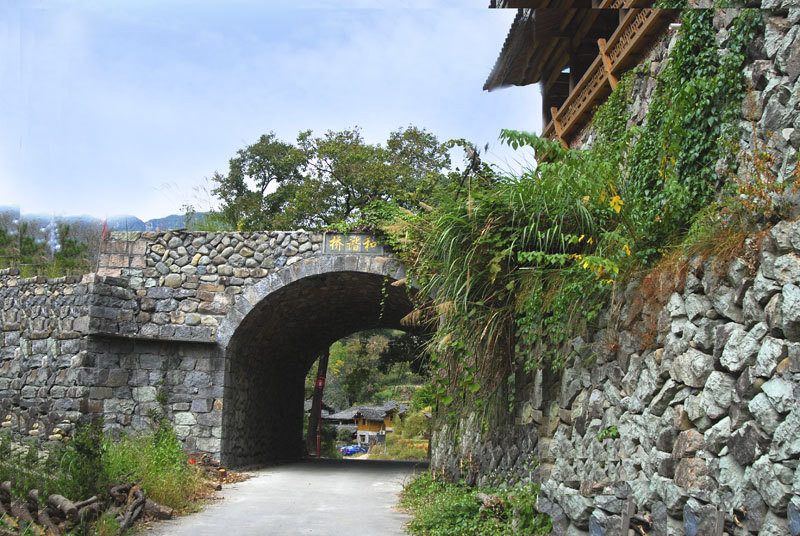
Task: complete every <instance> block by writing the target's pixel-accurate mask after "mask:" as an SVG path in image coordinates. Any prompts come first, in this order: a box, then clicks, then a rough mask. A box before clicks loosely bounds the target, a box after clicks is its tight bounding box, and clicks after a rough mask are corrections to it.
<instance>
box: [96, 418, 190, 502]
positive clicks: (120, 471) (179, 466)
mask: <svg viewBox="0 0 800 536" xmlns="http://www.w3.org/2000/svg"><path fill="white" fill-rule="evenodd" d="M103 467H104V470H105V473H106V477H107V478H108V480H109V481H110V482H125V481H135V482H137V483H138V484H139V485H140V486H141V487H142V489H143V490H144V492H145V494H146V495H147V496H148V497H149V498H150V499H152V500H154V501H156V502H158V503H161V504H163V505H166V506H169V507H170V508H174V509H176V510H185V509H186V508H187V507H188V506H189V505H190V503H191V502H192V499H193V498H194V497H195V496H196V495H197V493H198V492H199V491H200V490H201V489H202V484H203V478H202V475H201V473H200V471H199V470H198V469H197V468H196V467H195V466H194V465H192V464H190V463H189V459H188V456H187V455H186V453H185V452H184V451H183V447H182V446H181V443H180V440H179V439H178V438H177V436H175V433H174V432H173V430H172V428H171V427H170V426H169V425H167V424H166V423H160V424H158V425H157V426H156V427H155V428H154V430H152V431H150V432H147V433H144V434H138V435H130V436H126V437H124V438H122V439H121V440H119V441H114V440H112V439H111V438H110V437H107V438H106V440H105V452H104V454H103Z"/></svg>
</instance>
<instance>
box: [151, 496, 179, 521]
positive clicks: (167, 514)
mask: <svg viewBox="0 0 800 536" xmlns="http://www.w3.org/2000/svg"><path fill="white" fill-rule="evenodd" d="M144 513H145V514H146V515H148V516H151V517H154V518H156V519H171V518H172V517H174V516H175V510H173V509H172V508H170V507H169V506H164V505H163V504H158V503H157V502H154V501H151V500H150V499H146V500H145V501H144Z"/></svg>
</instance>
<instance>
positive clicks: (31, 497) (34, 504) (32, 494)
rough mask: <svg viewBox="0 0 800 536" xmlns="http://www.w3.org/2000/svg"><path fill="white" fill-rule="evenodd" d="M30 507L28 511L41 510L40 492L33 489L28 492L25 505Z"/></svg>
mask: <svg viewBox="0 0 800 536" xmlns="http://www.w3.org/2000/svg"><path fill="white" fill-rule="evenodd" d="M25 504H26V505H27V506H28V510H30V511H31V512H36V511H37V510H39V490H38V489H32V490H30V491H29V492H28V499H27V501H26V503H25Z"/></svg>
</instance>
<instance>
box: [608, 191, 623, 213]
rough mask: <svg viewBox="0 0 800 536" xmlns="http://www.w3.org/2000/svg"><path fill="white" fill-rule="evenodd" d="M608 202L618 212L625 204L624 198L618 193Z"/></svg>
mask: <svg viewBox="0 0 800 536" xmlns="http://www.w3.org/2000/svg"><path fill="white" fill-rule="evenodd" d="M608 203H609V204H610V205H611V208H613V209H614V210H615V211H616V212H619V211H620V210H622V205H623V204H624V203H623V202H622V199H621V198H620V196H618V195H615V196H614V197H612V198H611V199H609V201H608Z"/></svg>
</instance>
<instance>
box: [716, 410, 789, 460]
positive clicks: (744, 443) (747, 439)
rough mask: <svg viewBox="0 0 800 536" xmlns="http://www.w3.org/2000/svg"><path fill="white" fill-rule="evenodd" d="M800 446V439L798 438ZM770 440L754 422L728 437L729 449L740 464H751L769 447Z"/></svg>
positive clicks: (746, 424)
mask: <svg viewBox="0 0 800 536" xmlns="http://www.w3.org/2000/svg"><path fill="white" fill-rule="evenodd" d="M797 442H798V446H800V439H798V441H797ZM769 444H770V440H769V438H768V437H767V436H766V435H765V434H764V432H762V431H761V429H760V428H759V427H758V426H757V425H756V424H755V423H754V422H752V421H751V422H748V423H745V424H744V425H743V426H742V427H741V428H739V429H738V430H736V431H734V432H733V433H732V434H731V436H730V438H728V451H729V452H730V453H731V454H732V455H733V457H734V458H736V461H737V462H738V463H739V465H742V466H748V465H751V464H752V463H753V462H754V461H755V460H756V459H757V458H759V457H760V456H761V455H762V454H763V453H764V452H766V449H767V448H769Z"/></svg>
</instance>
